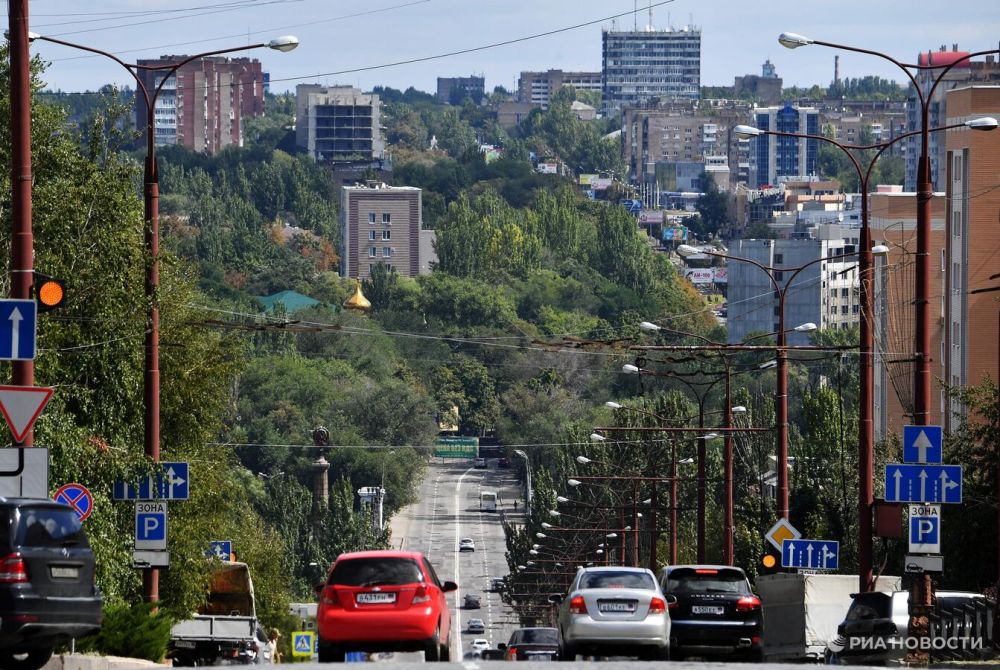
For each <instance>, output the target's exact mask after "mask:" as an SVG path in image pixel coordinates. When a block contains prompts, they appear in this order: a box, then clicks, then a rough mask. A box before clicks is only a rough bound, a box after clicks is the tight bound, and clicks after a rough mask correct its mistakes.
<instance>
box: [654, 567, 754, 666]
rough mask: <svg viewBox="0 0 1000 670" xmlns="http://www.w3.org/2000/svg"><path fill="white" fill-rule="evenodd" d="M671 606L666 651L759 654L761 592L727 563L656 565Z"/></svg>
mask: <svg viewBox="0 0 1000 670" xmlns="http://www.w3.org/2000/svg"><path fill="white" fill-rule="evenodd" d="M660 588H661V589H663V593H664V595H665V596H666V597H667V609H668V610H669V611H670V624H671V626H670V657H671V659H673V660H679V659H682V658H684V657H685V656H695V657H710V656H711V657H719V656H724V657H727V658H734V659H735V658H740V659H742V660H748V661H760V660H762V658H763V652H762V647H761V636H762V631H763V628H764V618H763V616H762V613H761V606H760V598H758V597H757V596H756V595H754V593H753V591H751V590H750V583H749V582H748V581H747V577H746V575H745V574H744V573H743V571H742V570H740V569H739V568H734V567H732V566H729V565H675V566H672V567H667V568H663V569H662V570H661V571H660Z"/></svg>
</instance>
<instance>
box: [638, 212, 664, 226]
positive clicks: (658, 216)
mask: <svg viewBox="0 0 1000 670" xmlns="http://www.w3.org/2000/svg"><path fill="white" fill-rule="evenodd" d="M639 223H646V224H648V223H663V210H662V209H646V210H643V211H641V212H639Z"/></svg>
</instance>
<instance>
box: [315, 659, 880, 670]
mask: <svg viewBox="0 0 1000 670" xmlns="http://www.w3.org/2000/svg"><path fill="white" fill-rule="evenodd" d="M434 666H435V667H437V668H441V670H492V669H496V670H502V669H503V668H509V667H511V666H510V664H508V663H504V662H503V661H478V660H476V661H462V662H460V663H435V664H434ZM295 667H296V668H297V669H301V670H320V669H321V668H322V669H323V670H329V668H331V667H333V666H331V665H328V664H319V663H301V664H296V666H295ZM397 667H399V668H401V669H405V668H414V669H416V668H419V667H427V666H426V665H425V664H424V663H423V662H422V661H416V662H414V661H406V662H400V663H399V664H398V665H397ZM514 667H516V668H517V669H518V670H550V669H552V668H559V669H560V670H574V669H576V670H593V669H594V668H600V669H601V670H634V669H635V668H649V669H650V670H654V669H655V670H686V669H687V668H691V669H695V668H697V669H699V670H704V669H705V668H706V665H705V664H704V663H697V662H687V661H684V662H679V663H677V662H670V661H653V662H640V661H600V662H596V661H574V662H572V663H557V664H554V663H537V662H520V663H518V664H517V665H516V666H514ZM707 667H711V668H712V670H724V669H727V668H732V669H733V670H746V669H747V668H759V669H760V670H777V669H779V668H781V669H782V670H791V669H792V668H802V667H803V666H802V664H795V665H782V664H778V663H762V664H758V665H747V664H746V663H712V664H711V665H710V666H707ZM854 667H864V666H854Z"/></svg>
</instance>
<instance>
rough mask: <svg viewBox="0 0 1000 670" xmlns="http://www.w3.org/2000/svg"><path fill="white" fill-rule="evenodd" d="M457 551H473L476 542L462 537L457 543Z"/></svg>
mask: <svg viewBox="0 0 1000 670" xmlns="http://www.w3.org/2000/svg"><path fill="white" fill-rule="evenodd" d="M458 550H459V551H475V550H476V542H475V541H474V540H473V539H472V538H471V537H463V538H462V539H461V540H459V541H458Z"/></svg>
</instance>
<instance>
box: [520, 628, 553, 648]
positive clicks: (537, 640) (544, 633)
mask: <svg viewBox="0 0 1000 670" xmlns="http://www.w3.org/2000/svg"><path fill="white" fill-rule="evenodd" d="M511 644H559V631H557V630H556V629H555V628H525V629H524V630H519V631H516V632H515V633H514V639H513V640H511Z"/></svg>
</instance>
